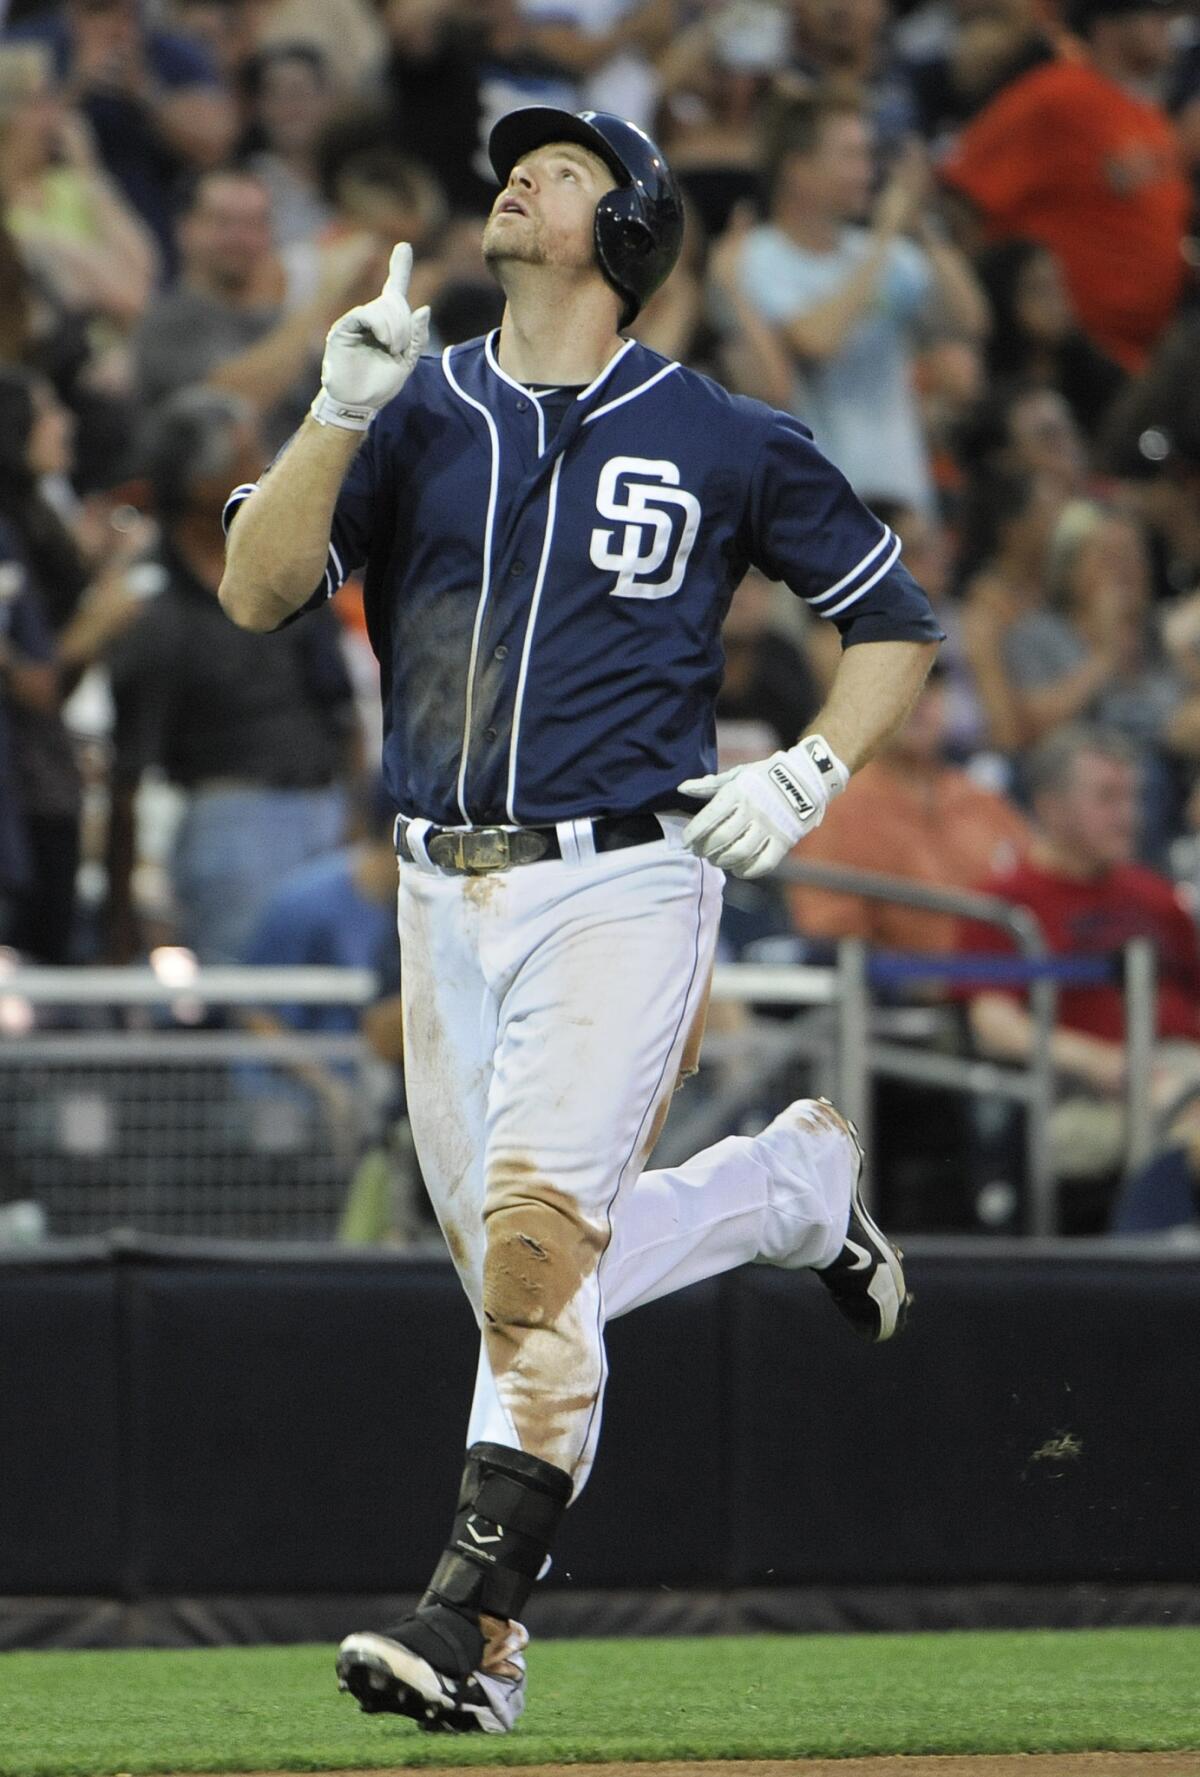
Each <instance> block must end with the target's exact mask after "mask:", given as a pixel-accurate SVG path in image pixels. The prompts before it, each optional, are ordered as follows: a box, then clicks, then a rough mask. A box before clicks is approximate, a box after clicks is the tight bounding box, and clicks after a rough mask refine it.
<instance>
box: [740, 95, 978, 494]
mask: <svg viewBox="0 0 1200 1777" xmlns="http://www.w3.org/2000/svg"><path fill="white" fill-rule="evenodd" d="M872 178H873V155H872V141H871V132H870V127H869V124H868V122H867V119H866V117H865V115H864V113H863V111H862V109H861V107H860V106H859V105H858V104H857V102H855V101H853V100H850V99H845V98H842V97H808V98H804V99H800V100H797V101H796V102H795V104H794V105H793V106H791V107H789V110H788V112H787V114H786V116H785V117H784V119H783V121H782V125H781V127H780V129H779V131H778V134H777V139H776V143H775V146H774V153H773V155H772V164H771V180H770V191H771V210H770V220H769V222H768V223H767V224H766V225H765V226H764V227H761V228H756V229H753V230H752V231H751V232H750V233H749V235H748V236H747V238H746V241H745V244H744V246H743V248H742V252H741V256H740V264H739V267H738V282H739V287H740V291H741V294H742V296H743V297H744V298H745V300H746V301H747V302H748V303H749V304H750V305H751V306H752V308H753V309H754V310H755V311H756V313H757V314H758V315H759V316H760V317H761V319H762V320H763V321H764V322H766V323H767V324H768V326H769V327H770V328H771V329H772V331H773V335H774V339H775V341H776V343H777V346H778V348H779V349H780V350H781V351H782V352H783V353H785V354H786V355H787V357H788V358H789V359H790V363H791V370H792V377H793V389H792V411H793V412H794V413H796V414H797V415H798V416H799V417H800V418H801V419H803V420H804V421H805V423H806V424H807V425H809V426H811V427H812V430H813V433H814V435H815V437H816V441H817V443H818V445H819V446H820V447H821V449H822V450H823V451H824V452H825V454H826V455H827V456H829V457H831V458H832V460H833V461H834V462H835V463H836V464H837V465H838V467H839V468H840V469H841V470H842V472H843V474H845V475H846V477H847V478H848V480H849V481H850V483H851V485H852V486H853V487H854V488H855V489H856V490H857V491H858V492H859V493H867V492H870V493H874V494H880V495H884V496H886V497H888V498H890V499H893V500H899V501H902V502H904V503H905V504H906V505H912V506H916V507H918V508H919V509H921V510H924V511H928V510H929V509H930V507H931V505H932V501H933V493H932V483H931V478H930V471H929V463H928V458H927V453H926V448H925V444H924V440H923V438H922V433H921V420H920V413H919V410H918V405H917V400H916V396H915V394H914V391H913V386H912V375H913V360H914V356H915V347H916V338H917V331H918V326H919V325H921V326H925V325H930V324H934V325H942V326H945V327H948V328H949V330H951V331H952V332H955V333H958V334H959V335H963V336H966V337H968V338H972V339H974V338H979V337H982V335H983V333H984V331H985V330H986V326H987V306H986V303H985V300H984V298H983V295H982V292H981V291H980V288H979V286H978V284H977V283H976V281H975V277H974V274H973V273H972V272H971V270H970V268H969V266H968V265H967V262H966V260H965V259H964V258H963V257H962V255H961V254H960V253H959V252H958V251H957V250H956V249H955V248H953V247H951V246H950V245H949V244H948V243H947V242H945V241H943V240H941V239H939V238H938V237H937V234H936V232H935V230H934V227H933V225H932V223H931V221H930V219H929V217H928V214H927V202H928V197H929V190H930V179H929V169H928V163H927V162H926V160H925V157H924V154H923V151H922V150H920V148H919V147H917V145H916V144H915V143H914V144H911V145H910V146H909V147H908V148H906V149H905V151H904V152H903V153H902V154H901V155H900V156H899V157H898V159H897V161H896V163H895V165H894V167H893V170H892V172H891V174H890V175H889V177H888V180H887V183H886V184H885V185H884V187H883V190H882V192H881V193H880V195H879V197H878V199H877V200H876V201H875V203H874V205H873V206H872V205H871V202H870V193H871V185H872ZM864 215H867V216H868V221H867V223H866V224H865V225H861V224H860V222H859V219H860V218H862V217H863V216H864ZM910 232H915V233H917V234H919V235H920V237H921V243H920V245H918V244H917V242H916V241H914V240H911V239H909V238H907V237H908V234H909V233H910Z"/></svg>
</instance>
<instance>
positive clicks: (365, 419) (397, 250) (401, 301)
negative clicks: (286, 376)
mask: <svg viewBox="0 0 1200 1777" xmlns="http://www.w3.org/2000/svg"><path fill="white" fill-rule="evenodd" d="M412 261H413V254H412V248H411V247H410V246H409V244H408V242H407V241H401V242H400V243H399V244H398V245H397V246H395V247H393V248H392V257H391V260H390V262H389V264H388V275H387V282H386V283H385V284H384V286H383V289H382V290H381V291H380V293H379V295H378V296H376V297H375V298H374V299H373V300H372V301H371V302H363V303H360V304H359V306H358V307H357V308H352V309H348V310H347V311H346V313H345V314H344V315H343V316H342V317H341V319H340V320H338V321H335V322H334V324H333V326H332V327H331V328H330V329H329V332H328V333H327V334H326V335H325V356H324V357H323V358H322V360H321V392H320V394H319V395H318V396H317V398H316V400H315V401H314V402H313V404H312V409H311V411H312V416H313V418H314V419H315V420H319V421H320V422H321V424H322V425H323V426H342V427H344V428H345V429H346V431H348V432H365V431H366V429H367V427H368V426H369V425H370V424H371V421H372V420H373V419H374V417H375V415H376V414H377V413H378V412H379V409H380V408H381V407H384V406H386V405H387V403H388V402H389V401H390V400H391V399H392V397H393V396H394V395H398V394H399V393H400V391H401V389H402V388H403V387H404V385H405V383H406V382H407V381H408V379H409V377H410V375H411V374H412V370H413V366H414V365H415V364H416V362H417V359H418V358H419V357H420V356H421V353H422V352H423V351H424V350H425V347H426V345H427V343H428V340H429V310H428V309H427V308H419V309H418V310H417V312H416V314H413V312H412V310H411V309H410V308H409V306H408V280H409V277H410V276H411V273H412Z"/></svg>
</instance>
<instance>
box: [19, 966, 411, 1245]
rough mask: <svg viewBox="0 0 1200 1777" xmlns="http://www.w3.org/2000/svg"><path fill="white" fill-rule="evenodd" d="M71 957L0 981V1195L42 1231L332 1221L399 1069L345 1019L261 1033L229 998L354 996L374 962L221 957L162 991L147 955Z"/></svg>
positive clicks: (321, 1229) (236, 1233) (319, 1235)
mask: <svg viewBox="0 0 1200 1777" xmlns="http://www.w3.org/2000/svg"><path fill="white" fill-rule="evenodd" d="M71 974H72V979H71V980H66V979H63V977H64V976H66V975H67V971H58V970H37V971H33V970H30V971H21V972H20V973H19V974H16V973H14V974H11V975H9V976H8V977H7V978H6V979H4V980H3V982H0V1032H3V1034H2V1035H0V1181H2V1183H0V1198H3V1199H4V1200H7V1201H8V1202H9V1203H12V1202H13V1201H25V1202H29V1203H33V1204H36V1205H38V1206H39V1208H40V1211H41V1213H42V1215H43V1216H44V1218H45V1232H46V1233H48V1234H49V1235H51V1236H55V1237H62V1236H82V1235H91V1234H103V1233H108V1232H111V1231H112V1230H113V1229H117V1228H130V1229H136V1230H138V1231H140V1232H144V1233H148V1234H180V1235H195V1236H207V1237H218V1238H222V1237H228V1238H235V1239H264V1238H267V1239H281V1240H310V1239H318V1240H319V1239H324V1238H332V1236H333V1235H334V1233H335V1232H336V1229H337V1225H338V1221H339V1218H340V1216H341V1214H342V1210H343V1207H344V1204H345V1201H346V1197H347V1193H348V1191H349V1189H350V1186H351V1182H352V1180H353V1178H354V1176H355V1172H356V1168H357V1167H358V1164H359V1162H360V1159H361V1157H362V1155H363V1153H364V1151H365V1149H366V1148H367V1146H368V1145H369V1143H370V1142H371V1141H373V1140H375V1139H378V1136H379V1132H380V1130H381V1129H382V1127H383V1125H384V1122H385V1116H386V1108H387V1098H388V1095H389V1093H390V1092H392V1091H394V1089H395V1077H394V1075H391V1074H390V1071H389V1070H380V1068H379V1066H378V1064H376V1063H374V1062H372V1061H371V1060H370V1059H369V1057H368V1054H367V1051H366V1049H365V1047H364V1045H363V1044H362V1042H361V1040H360V1038H359V1037H358V1035H357V1034H356V1033H354V1032H353V1031H352V1032H350V1033H348V1034H343V1033H342V1032H337V1031H329V1030H303V1029H301V1030H293V1029H288V1028H281V1029H280V1030H279V1031H278V1032H277V1033H272V1034H261V1033H260V1032H259V1031H254V1032H251V1031H249V1030H247V1029H246V1028H244V1025H243V1023H242V1013H243V1011H244V1009H246V1008H249V1007H250V1006H253V1007H254V1009H255V1014H256V1016H258V1017H259V1018H260V1019H261V1018H262V1016H263V1014H266V1016H267V1017H268V1018H271V1017H272V1012H271V1008H272V1006H274V1007H275V1008H276V1009H277V1010H278V1009H282V1008H283V1007H284V1006H286V1011H287V1018H288V1020H294V1019H296V1017H297V1015H298V1014H299V1015H300V1016H301V1017H303V1015H304V1013H305V1012H306V1011H307V1010H309V1009H311V1008H313V1007H316V1006H323V1007H328V1006H330V1005H333V1004H337V1003H339V999H338V996H340V1003H341V1004H342V1005H346V1006H356V1005H361V1004H363V1003H365V1002H366V1001H367V1000H368V999H369V998H370V994H371V991H372V989H373V982H372V978H371V977H370V976H369V975H364V974H363V972H361V971H341V970H339V971H332V970H323V971H312V970H310V971H300V972H299V974H297V973H296V972H294V971H288V972H287V974H286V976H283V975H282V972H281V971H269V972H264V971H256V970H236V971H235V970H226V971H222V972H221V974H222V977H223V980H222V981H219V982H218V981H215V980H214V978H213V977H205V976H204V975H202V974H197V975H196V977H195V979H194V980H192V981H190V982H189V983H188V984H187V990H186V994H185V995H180V994H178V993H176V994H175V995H174V997H172V992H171V984H170V983H163V982H161V981H159V980H158V979H157V978H156V977H154V976H153V974H152V972H151V971H142V970H136V971H134V970H130V971H107V970H106V971H103V972H100V971H97V972H96V974H95V976H92V975H89V973H88V972H87V971H73V972H71ZM264 974H270V975H271V976H272V977H273V979H271V980H261V981H260V980H256V979H255V977H256V976H262V975H264ZM118 975H119V977H120V979H113V977H114V976H118ZM305 975H307V976H308V977H310V979H309V980H308V981H305V980H303V979H302V978H301V977H303V976H305ZM101 977H102V978H101ZM148 977H149V979H148ZM235 977H236V979H234V978H235ZM313 977H319V979H315V980H314V979H313ZM272 990H274V991H273V992H272ZM70 995H73V996H74V998H73V999H72V998H70V997H68V996H70ZM252 996H253V997H252ZM239 1008H241V1010H239ZM273 1021H275V1020H273ZM48 1022H49V1023H52V1024H53V1025H54V1026H55V1028H52V1029H47V1028H45V1025H46V1024H47V1023H48ZM97 1024H100V1025H107V1026H108V1028H95V1026H96V1025H97ZM88 1025H91V1026H93V1028H81V1026H85V1027H86V1026H88ZM197 1025H202V1026H203V1028H196V1026H197ZM22 1027H24V1028H22Z"/></svg>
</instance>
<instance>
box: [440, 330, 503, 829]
mask: <svg viewBox="0 0 1200 1777" xmlns="http://www.w3.org/2000/svg"><path fill="white" fill-rule="evenodd" d="M452 350H453V347H452V346H447V347H446V349H445V351H444V352H443V353H442V371H443V374H444V375H445V378H446V381H447V382H448V383H449V384H450V387H451V388H452V389H453V390H454V393H455V394H456V395H457V396H458V397H459V399H460V400H462V401H465V402H466V404H467V406H468V407H473V408H474V409H475V410H476V412H477V413H481V414H482V415H483V417H484V420H485V421H486V422H487V429H488V436H489V438H490V439H491V446H492V478H491V483H490V485H489V487H488V504H487V518H486V521H485V523H484V527H483V574H482V577H481V579H480V582H479V602H478V604H477V605H476V606H475V623H474V626H473V628H472V630H471V655H470V659H469V660H468V662H467V695H466V699H465V704H464V709H463V738H462V757H461V758H460V760H459V763H458V783H457V785H456V787H455V800H456V801H457V803H458V807H459V812H460V814H461V815H462V818H463V820H464V821H466V822H467V824H468V825H470V824H471V817H470V815H469V814H468V813H467V804H466V786H467V754H468V751H469V749H470V745H471V714H472V704H473V701H474V695H475V668H476V665H477V663H478V660H479V637H480V634H481V632H482V629H483V613H484V609H485V608H486V606H487V601H488V593H489V592H490V590H491V583H492V532H493V530H494V528H495V523H496V499H497V495H498V494H499V491H500V436H499V433H498V432H497V431H496V422H495V420H494V419H493V418H492V416H491V414H490V413H489V412H488V410H487V408H486V407H485V406H484V405H483V402H482V401H477V400H476V399H475V397H474V395H468V394H467V392H466V390H465V389H464V388H463V387H462V384H461V383H459V382H458V381H457V379H456V377H455V375H454V372H453V371H452V370H451V368H450V353H451V351H452Z"/></svg>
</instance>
